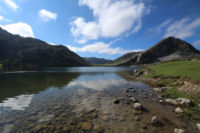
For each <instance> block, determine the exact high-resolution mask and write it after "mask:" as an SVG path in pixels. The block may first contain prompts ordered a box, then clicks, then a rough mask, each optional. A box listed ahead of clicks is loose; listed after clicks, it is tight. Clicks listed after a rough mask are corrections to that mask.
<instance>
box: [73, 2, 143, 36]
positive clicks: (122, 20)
mask: <svg viewBox="0 0 200 133" xmlns="http://www.w3.org/2000/svg"><path fill="white" fill-rule="evenodd" d="M79 5H80V6H83V5H86V6H88V7H89V8H90V9H91V10H92V12H93V15H94V17H95V20H94V21H90V22H86V21H85V19H84V18H82V17H78V18H76V19H75V20H74V21H72V22H71V25H72V28H71V32H72V34H73V35H74V36H75V37H77V38H86V39H88V40H90V39H95V40H96V39H98V38H99V37H106V38H108V37H118V36H120V35H121V34H122V33H125V32H129V31H132V32H137V31H139V29H140V28H141V26H142V22H141V18H142V16H143V14H144V10H145V6H144V4H143V3H141V2H140V3H134V1H131V0H117V1H112V0H79Z"/></svg>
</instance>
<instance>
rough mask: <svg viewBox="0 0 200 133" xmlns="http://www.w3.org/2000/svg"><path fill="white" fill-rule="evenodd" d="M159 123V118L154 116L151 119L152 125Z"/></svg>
mask: <svg viewBox="0 0 200 133" xmlns="http://www.w3.org/2000/svg"><path fill="white" fill-rule="evenodd" d="M158 122H159V120H158V118H157V116H153V117H152V118H151V124H158Z"/></svg>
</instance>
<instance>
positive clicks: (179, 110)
mask: <svg viewBox="0 0 200 133" xmlns="http://www.w3.org/2000/svg"><path fill="white" fill-rule="evenodd" d="M175 112H176V113H183V110H182V109H181V108H180V107H177V108H176V109H175Z"/></svg>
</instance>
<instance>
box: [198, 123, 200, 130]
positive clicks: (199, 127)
mask: <svg viewBox="0 0 200 133" xmlns="http://www.w3.org/2000/svg"><path fill="white" fill-rule="evenodd" d="M197 128H198V130H199V131H200V123H198V124H197Z"/></svg>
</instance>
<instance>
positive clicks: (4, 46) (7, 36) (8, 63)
mask: <svg viewBox="0 0 200 133" xmlns="http://www.w3.org/2000/svg"><path fill="white" fill-rule="evenodd" d="M1 63H3V65H4V68H12V69H38V68H44V67H66V66H87V65H89V63H88V62H87V61H86V60H85V59H83V58H81V57H80V56H78V55H77V54H75V53H74V52H72V51H70V50H69V49H68V48H67V47H65V46H63V45H58V46H53V45H50V44H48V43H46V42H44V41H41V40H38V39H35V38H24V37H21V36H19V35H13V34H11V33H9V32H7V31H5V30H3V29H2V28H0V64H1Z"/></svg>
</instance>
